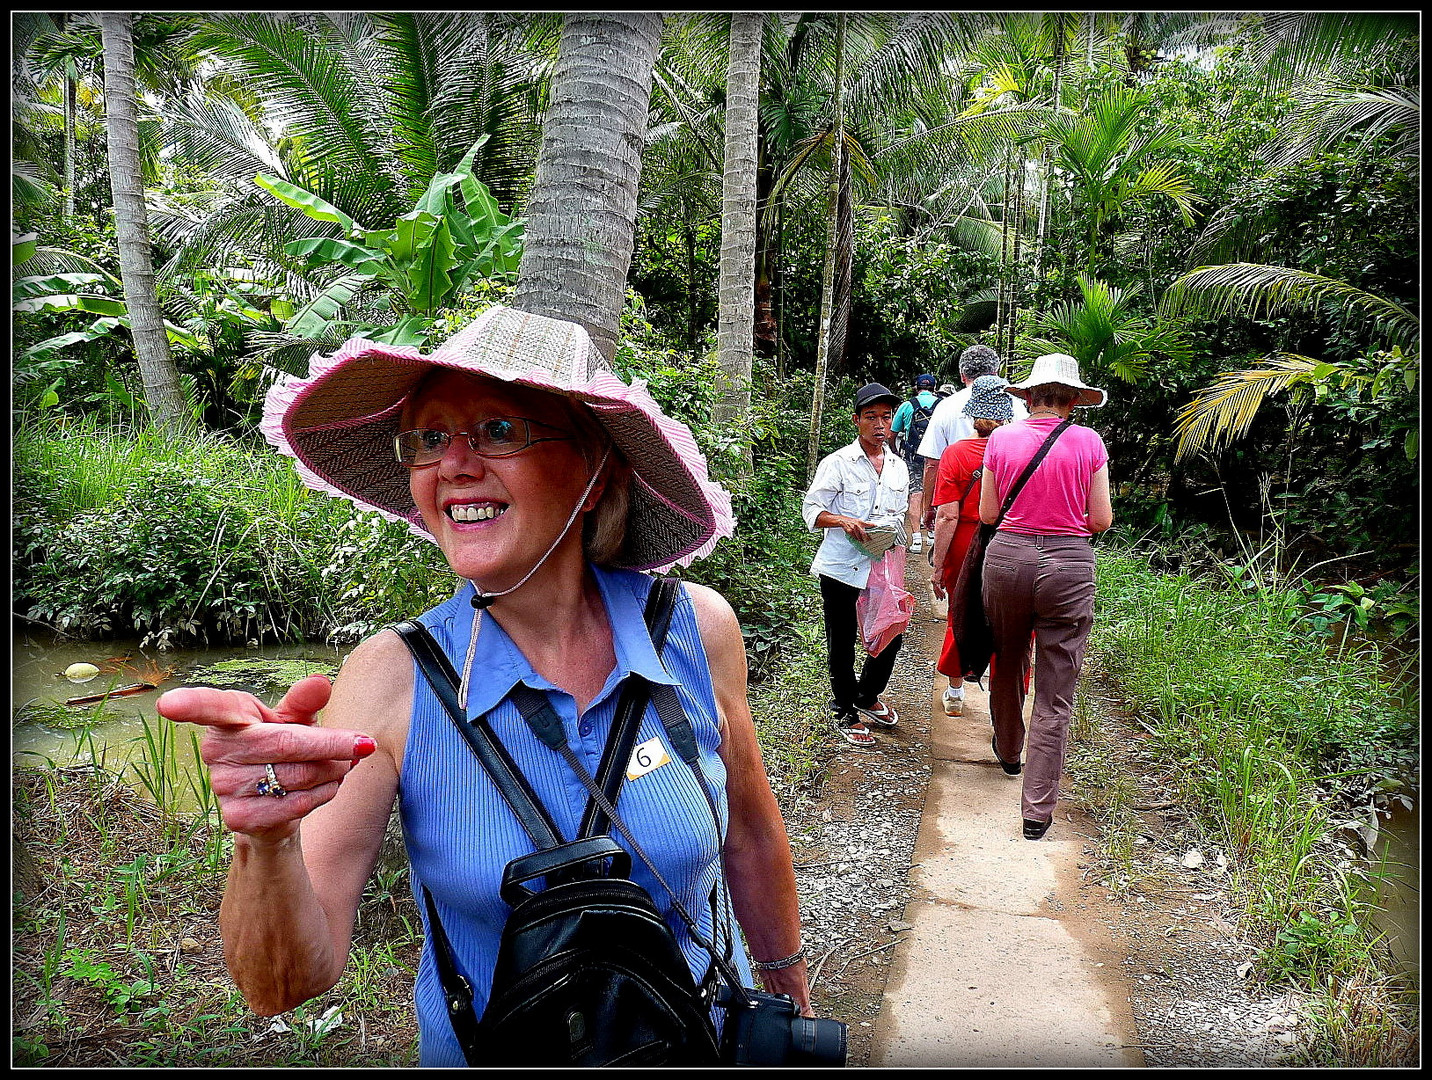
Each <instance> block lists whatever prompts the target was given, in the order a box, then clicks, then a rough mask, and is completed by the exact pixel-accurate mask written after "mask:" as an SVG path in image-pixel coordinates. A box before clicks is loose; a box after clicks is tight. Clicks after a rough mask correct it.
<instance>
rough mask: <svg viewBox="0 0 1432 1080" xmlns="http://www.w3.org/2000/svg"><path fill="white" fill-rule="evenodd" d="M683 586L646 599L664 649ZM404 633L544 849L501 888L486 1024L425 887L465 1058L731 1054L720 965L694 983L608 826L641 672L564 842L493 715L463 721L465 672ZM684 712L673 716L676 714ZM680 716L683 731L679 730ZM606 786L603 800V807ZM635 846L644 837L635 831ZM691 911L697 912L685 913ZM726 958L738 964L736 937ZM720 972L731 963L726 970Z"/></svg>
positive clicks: (557, 729) (586, 1060) (607, 1059)
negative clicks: (721, 1037)
mask: <svg viewBox="0 0 1432 1080" xmlns="http://www.w3.org/2000/svg"><path fill="white" fill-rule="evenodd" d="M675 587H676V585H675V581H674V580H672V579H658V581H657V582H656V583H655V584H654V585H653V587H652V593H651V596H649V597H648V604H647V612H646V617H647V624H648V627H649V628H651V630H652V638H653V644H654V646H655V647H656V649H657V652H658V654H659V653H660V650H661V642H662V641H663V640H664V638H665V633H666V628H667V626H668V625H669V620H670V614H671V605H672V602H673V600H674V594H675ZM395 629H396V630H397V631H398V633H399V635H400V636H401V637H402V638H403V640H404V643H405V644H407V646H408V648H409V649H410V650H411V651H412V652H413V655H414V658H415V659H416V660H417V662H418V666H419V668H420V669H421V670H422V671H423V673H424V675H425V676H426V677H427V678H428V680H429V682H430V683H432V685H433V688H434V690H435V691H436V693H437V696H438V698H439V700H440V701H442V703H443V705H444V707H445V708H446V709H447V710H448V713H449V715H450V716H451V717H452V718H453V720H454V722H455V723H457V725H458V728H459V730H460V731H461V732H462V734H463V736H464V738H466V739H467V741H468V743H469V745H470V746H471V747H472V748H473V750H474V752H475V753H476V754H477V756H478V759H479V760H480V761H481V762H482V764H483V766H484V767H485V768H486V769H487V771H488V773H489V774H490V775H491V776H492V779H493V781H494V783H495V784H496V785H497V787H498V790H499V791H500V792H501V793H502V795H503V798H504V799H505V800H506V801H507V803H508V805H509V806H510V807H511V808H512V810H513V813H514V814H516V816H517V817H518V820H519V821H521V823H522V825H523V827H524V828H525V829H526V830H527V832H528V833H529V835H530V836H531V838H532V840H533V843H534V844H535V845H536V847H537V850H536V851H534V852H533V853H532V854H530V855H526V856H523V857H521V858H518V859H514V860H513V861H512V862H511V863H509V864H508V865H507V867H506V869H505V871H504V872H503V880H502V884H501V890H500V891H501V895H502V898H503V899H504V900H505V901H507V903H509V904H510V905H511V906H512V912H511V914H510V915H509V916H508V918H507V922H506V924H505V925H504V926H503V931H502V940H501V942H500V944H499V946H498V953H497V963H496V967H495V969H494V971H493V977H492V986H491V989H490V992H489V995H488V1001H487V1006H486V1009H485V1010H484V1012H483V1015H482V1018H481V1020H480V1021H479V1020H477V1019H476V1017H475V1016H474V1010H473V1007H472V994H471V985H470V984H469V983H468V982H467V980H466V978H465V977H464V976H463V975H462V974H461V972H460V971H459V970H458V969H457V965H456V961H455V959H454V957H453V955H452V950H451V947H450V945H449V943H448V939H447V936H446V934H445V932H444V931H443V929H442V923H441V920H440V919H439V918H438V912H437V906H436V904H435V902H434V901H433V898H432V896H431V894H429V893H428V891H427V887H426V886H424V889H423V894H424V899H425V901H426V905H427V911H428V924H429V928H430V932H431V933H432V934H433V939H434V940H433V946H434V948H433V953H434V958H435V960H436V962H437V967H438V972H439V976H440V978H441V981H442V984H443V988H444V992H445V994H446V998H447V1004H448V1012H449V1017H450V1019H451V1020H452V1024H453V1030H454V1032H455V1033H456V1035H457V1038H458V1042H459V1044H460V1045H461V1046H462V1050H463V1056H464V1057H465V1058H466V1060H467V1063H468V1064H469V1065H484V1066H510V1067H521V1066H563V1065H567V1066H594V1065H628V1066H643V1065H688V1066H701V1065H715V1064H718V1063H719V1060H720V1052H719V1050H718V1047H717V1038H716V1031H715V1026H714V1024H713V1023H712V1020H711V1006H712V1004H713V1002H714V996H713V995H714V981H715V980H714V970H713V971H708V977H707V979H706V980H705V982H704V983H703V985H702V986H701V987H697V985H696V981H695V980H694V979H693V978H692V976H691V970H690V967H689V966H688V964H687V962H686V958H685V957H684V956H683V955H682V952H681V949H680V947H679V946H678V945H677V943H676V939H675V937H674V936H673V934H672V932H671V929H670V927H669V926H668V925H667V923H666V920H665V919H664V918H663V917H662V915H661V913H660V911H659V910H658V909H657V907H656V905H655V903H654V902H653V901H652V899H651V896H650V895H649V894H648V893H647V892H646V890H645V889H643V888H642V887H641V886H640V885H638V884H637V883H635V882H633V881H632V880H630V877H629V874H630V871H631V856H630V855H629V854H628V853H627V852H626V851H625V850H623V849H622V848H621V847H620V846H619V845H618V844H617V843H616V842H615V841H614V840H613V839H612V838H611V836H609V835H606V834H605V833H604V832H603V830H605V829H606V827H607V824H608V823H609V822H611V823H613V824H616V825H618V826H619V827H620V828H621V829H622V831H623V833H624V834H625V831H626V830H625V825H624V824H622V823H621V822H620V820H616V821H614V822H613V821H612V820H611V818H610V816H609V815H608V814H607V813H606V809H607V808H610V807H612V806H613V805H614V804H615V802H616V798H617V795H618V792H619V790H620V786H621V782H622V780H623V778H624V777H625V774H626V767H627V762H628V761H629V760H630V757H631V753H632V748H633V744H634V743H635V739H636V735H637V729H638V727H639V726H640V721H641V715H642V713H643V712H644V711H645V709H646V704H647V701H648V699H649V697H650V696H651V686H650V685H649V684H647V683H645V682H644V681H643V680H641V679H639V678H633V679H632V680H631V681H630V683H629V684H628V686H627V689H626V691H625V692H624V693H623V696H622V698H621V701H620V703H619V704H618V707H617V715H616V718H615V719H614V720H613V722H612V730H611V733H610V735H609V736H608V739H607V744H606V747H605V748H604V749H603V752H602V758H601V762H600V764H599V766H598V769H597V776H596V778H595V779H592V778H591V776H590V774H587V773H586V772H585V769H583V774H584V776H585V777H586V779H585V780H584V783H587V784H589V791H592V792H593V793H594V794H593V799H592V801H589V803H588V806H587V810H586V813H585V814H584V815H583V820H582V825H581V828H580V830H579V831H580V833H581V835H580V836H579V837H578V839H576V840H573V841H570V842H566V843H564V842H563V841H562V840H561V838H560V834H559V833H558V832H557V829H556V827H555V825H554V824H553V823H552V820H551V818H550V816H549V815H548V814H547V812H546V810H545V809H544V808H543V807H542V805H541V803H540V802H539V801H538V800H537V799H536V797H535V795H534V794H533V793H532V791H531V789H530V787H529V786H528V785H527V782H526V780H525V779H524V778H523V777H522V774H521V772H520V771H519V770H518V769H517V767H516V764H515V763H514V762H513V761H512V760H511V759H510V757H509V756H508V754H507V752H506V750H505V749H503V747H502V745H501V743H499V742H498V741H497V740H496V738H495V737H494V736H493V735H492V734H491V732H490V729H489V728H488V726H487V724H486V720H485V718H483V717H478V718H477V719H475V720H473V721H471V722H468V721H466V720H464V719H463V718H462V713H461V711H460V709H459V706H458V702H457V692H456V690H457V686H458V680H457V675H456V673H455V672H454V671H453V670H452V665H451V664H450V663H449V662H448V659H447V657H446V656H445V655H444V654H443V652H442V650H441V649H440V648H439V647H438V645H437V643H436V642H435V641H434V640H433V639H432V637H431V635H430V634H429V633H428V632H427V630H426V629H425V628H424V627H422V626H421V625H420V624H417V623H413V622H409V623H403V624H400V625H398V626H397V627H395ZM512 696H513V700H514V701H515V703H516V704H517V706H518V708H519V709H520V710H521V712H522V716H523V719H524V720H526V721H527V723H528V725H529V726H530V727H531V728H532V730H533V732H534V733H535V734H536V735H537V736H538V737H539V738H540V739H542V740H543V742H545V743H547V745H549V746H551V747H553V749H557V750H559V752H561V751H566V753H565V754H564V755H563V756H564V757H569V756H570V755H571V751H570V748H569V747H567V744H566V740H565V735H564V734H563V732H562V727H561V720H560V719H559V718H558V717H557V716H556V714H555V713H554V712H553V711H552V709H551V706H550V705H549V704H548V703H547V701H546V698H545V696H544V695H542V694H540V693H538V692H537V691H534V690H530V689H529V688H527V687H525V686H520V685H519V686H518V687H517V688H516V689H514V691H513V695H512ZM657 704H658V711H659V713H660V714H661V715H662V719H663V722H664V723H665V724H666V726H667V734H668V738H669V740H670V741H671V743H672V746H673V749H675V750H676V751H677V753H678V754H679V756H681V757H682V759H683V760H684V761H686V763H687V764H688V765H692V764H693V763H694V761H695V750H696V744H695V737H694V735H692V733H691V730H690V722H689V721H688V720H686V718H685V715H684V714H682V713H681V710H680V708H679V706H677V707H676V708H675V709H674V710H672V709H669V708H667V707H664V705H665V701H664V699H662V698H658V702H657ZM673 711H674V712H675V713H676V714H678V716H677V718H676V719H671V718H669V717H668V713H670V712H673ZM682 723H684V724H685V725H686V726H685V730H684V731H682V730H680V729H679V726H678V725H679V724H682ZM574 763H575V758H570V760H569V764H574ZM574 767H580V766H575V765H574ZM703 791H704V786H703ZM597 793H600V794H601V795H602V796H603V798H602V800H601V802H600V804H599V803H598V802H597V800H596V798H595V795H596V794H597ZM708 800H709V795H708ZM713 814H714V810H713ZM629 840H630V842H633V843H635V840H634V839H632V838H630V836H629ZM638 850H639V849H638ZM537 878H545V879H546V888H544V889H542V890H541V891H539V892H534V891H532V890H529V889H528V888H527V887H526V882H529V881H533V880H535V879H537ZM664 884H665V883H664V882H663V885H664ZM713 902H714V898H713ZM678 907H679V904H678ZM680 914H682V915H683V916H684V917H687V918H688V919H689V916H686V912H685V911H684V910H681V911H680ZM688 925H691V924H690V923H688ZM691 928H692V932H693V936H694V937H695V938H696V940H697V941H698V942H699V943H700V944H702V945H703V946H704V947H706V948H707V950H708V951H711V953H712V956H713V960H714V961H715V963H713V969H714V968H715V967H717V966H719V965H720V960H719V959H716V958H717V953H716V952H715V948H714V946H712V945H711V944H710V943H708V942H706V941H704V940H702V939H701V938H700V936H699V934H697V933H696V931H695V928H694V925H691ZM725 952H726V957H725V958H726V959H728V960H729V956H730V953H731V947H730V946H729V945H728V947H727V949H726V950H725ZM723 971H729V965H728V966H727V967H726V968H723ZM728 977H729V976H728Z"/></svg>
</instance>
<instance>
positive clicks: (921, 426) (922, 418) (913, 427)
mask: <svg viewBox="0 0 1432 1080" xmlns="http://www.w3.org/2000/svg"><path fill="white" fill-rule="evenodd" d="M934 394H935V401H934V404H933V405H931V406H930V407H929V408H928V409H927V408H925V406H923V405H921V404H920V395H919V394H918V393H917V394H916V395H915V396H914V397H912V398H911V399H910V427H909V429H908V430H907V431H906V432H905V460H906V461H912V460H914V458H915V456H916V455H917V454H918V453H919V450H920V443H921V442H923V441H924V438H925V429H926V428H927V427H929V426H930V417H931V416H933V415H934V413H935V406H936V405H938V404H939V403H940V402H941V401H943V400H944V399H945V395H944V394H941V393H939V392H938V391H934Z"/></svg>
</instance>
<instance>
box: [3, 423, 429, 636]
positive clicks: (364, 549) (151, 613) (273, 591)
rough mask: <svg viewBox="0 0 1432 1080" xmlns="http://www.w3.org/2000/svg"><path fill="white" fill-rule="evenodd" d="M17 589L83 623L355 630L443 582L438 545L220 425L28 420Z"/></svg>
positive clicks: (197, 632)
mask: <svg viewBox="0 0 1432 1080" xmlns="http://www.w3.org/2000/svg"><path fill="white" fill-rule="evenodd" d="M18 451H19V452H18V454H17V469H16V478H15V480H16V496H15V499H16V521H17V528H16V535H15V551H16V603H17V610H19V611H20V612H21V613H23V614H26V615H28V617H30V618H32V619H38V620H40V621H42V622H46V623H49V624H51V625H53V626H56V627H58V628H60V629H62V630H65V631H67V632H70V633H75V634H79V635H82V636H97V635H112V634H124V633H137V634H139V635H142V636H144V637H145V640H146V642H148V641H153V642H155V643H157V644H159V645H160V646H161V647H162V646H164V645H168V644H173V643H178V642H192V641H207V640H211V639H215V640H224V641H248V640H257V641H264V640H272V639H277V640H300V639H303V638H307V637H321V636H325V635H333V636H334V637H335V638H336V639H338V640H353V639H355V638H357V637H359V636H363V635H364V634H366V633H368V632H371V631H372V630H373V629H376V627H377V626H378V625H381V623H382V622H383V621H386V620H388V619H391V618H394V617H399V616H398V615H397V614H395V613H402V614H416V613H417V612H419V611H422V610H424V609H425V608H426V607H428V606H431V604H432V603H434V602H436V600H437V599H439V598H441V597H443V596H446V595H448V593H449V592H450V591H451V588H452V578H451V575H450V573H449V572H448V571H447V570H446V568H445V566H444V565H443V564H442V562H441V557H440V555H438V554H437V552H436V549H435V548H434V547H433V545H432V544H431V543H429V542H427V541H424V540H421V539H420V538H418V537H417V536H415V535H413V534H412V533H411V532H409V531H408V529H407V528H406V526H405V525H400V524H395V523H392V522H387V521H383V520H381V519H378V518H377V517H376V516H375V515H372V514H361V513H359V512H358V511H356V509H355V508H353V507H352V506H351V504H349V503H347V502H346V501H344V500H336V499H329V498H327V497H326V496H322V495H318V494H316V493H313V492H310V491H309V490H308V489H306V488H304V487H303V486H302V485H301V483H300V482H299V481H298V478H297V476H296V475H295V474H294V473H293V470H292V468H291V466H290V465H289V464H288V463H287V461H286V460H284V459H281V458H279V457H278V456H277V455H275V454H273V453H272V452H270V451H267V450H261V451H258V452H257V453H255V452H254V451H250V450H247V449H244V448H243V447H241V446H239V445H237V444H235V443H233V442H231V441H228V440H225V439H222V438H219V437H208V438H205V439H200V440H198V441H196V442H194V443H189V444H185V445H182V446H171V445H166V444H165V443H163V442H162V441H161V440H159V439H156V438H155V437H154V435H153V433H151V432H140V433H138V434H133V435H130V434H126V433H125V432H123V431H105V430H97V429H95V428H93V427H91V428H89V429H88V430H86V429H85V428H83V427H82V426H75V427H71V428H68V429H61V430H47V429H46V427H45V426H44V421H40V422H39V423H37V424H31V425H28V426H27V427H26V428H24V429H23V430H22V432H21V438H20V441H19V447H18Z"/></svg>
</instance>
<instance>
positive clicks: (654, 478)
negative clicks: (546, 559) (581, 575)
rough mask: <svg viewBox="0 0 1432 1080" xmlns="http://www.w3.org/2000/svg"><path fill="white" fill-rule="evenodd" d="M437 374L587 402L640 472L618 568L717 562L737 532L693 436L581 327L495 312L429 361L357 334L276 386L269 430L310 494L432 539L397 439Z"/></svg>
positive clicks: (269, 401)
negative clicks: (617, 370) (617, 369)
mask: <svg viewBox="0 0 1432 1080" xmlns="http://www.w3.org/2000/svg"><path fill="white" fill-rule="evenodd" d="M434 367H444V368H451V369H453V370H455V371H461V372H467V373H470V374H474V375H485V376H487V377H489V378H493V379H498V380H500V381H503V382H512V383H517V384H519V385H523V386H531V387H535V388H536V389H538V390H546V391H550V392H552V393H555V394H559V395H561V396H564V397H566V398H568V399H569V400H571V401H572V402H574V403H576V404H579V405H583V406H585V407H586V408H587V410H588V411H589V412H590V414H591V415H592V416H593V417H594V418H595V419H596V421H597V423H599V424H600V425H601V426H602V427H603V429H604V430H605V431H606V432H607V434H608V435H610V436H611V439H612V442H613V443H614V444H615V445H616V447H617V449H618V450H620V451H621V453H622V455H623V456H624V457H625V458H626V461H627V464H629V465H630V466H631V468H632V483H631V502H630V509H629V511H628V516H627V531H626V541H625V543H624V544H623V546H622V549H621V552H620V553H619V555H618V557H617V558H616V559H615V560H613V564H614V565H616V566H621V567H627V568H629V569H632V570H650V569H656V568H662V567H668V566H671V565H673V564H676V563H681V564H683V565H684V564H686V563H689V562H691V560H692V559H695V558H698V557H700V556H703V555H706V554H708V553H709V552H710V551H711V549H712V548H714V547H715V546H716V541H717V540H719V539H720V538H721V537H723V536H730V535H731V534H732V532H734V530H735V525H736V519H735V516H734V515H733V513H732V509H731V496H730V495H729V494H728V493H727V492H726V490H725V489H724V488H722V487H721V486H720V485H719V484H717V483H716V482H715V481H713V480H711V479H710V477H709V476H708V474H707V468H706V458H705V457H704V455H702V453H701V451H700V450H699V449H698V448H697V446H696V440H695V438H694V437H693V436H692V434H691V430H690V429H689V428H688V427H687V426H686V425H685V424H683V423H681V422H680V421H677V420H673V419H672V418H671V417H669V416H667V415H665V414H664V413H663V412H662V411H661V407H660V406H659V405H658V404H657V403H656V401H655V400H654V399H653V398H652V396H651V395H650V394H649V393H648V392H647V390H646V384H645V383H644V382H643V381H642V380H640V379H636V380H633V382H632V385H630V386H628V385H627V384H626V383H624V382H622V381H621V380H620V379H618V378H617V377H616V376H615V375H613V374H612V373H611V372H610V371H609V370H607V368H606V366H605V364H604V362H603V360H602V357H601V354H600V353H599V352H598V351H597V349H596V348H595V346H593V345H592V342H591V339H590V337H589V336H588V335H587V331H586V330H585V329H584V328H583V327H581V326H579V325H578V324H576V323H572V322H566V321H565V320H562V319H552V318H547V317H546V316H542V315H532V314H529V313H528V312H525V311H517V310H515V309H513V308H509V307H503V306H501V305H496V306H494V307H491V308H488V309H487V310H485V311H483V312H482V313H481V314H480V315H478V316H477V318H476V319H474V320H473V321H472V322H470V323H468V324H467V325H466V326H465V327H463V328H462V329H461V330H460V331H458V332H457V333H456V334H454V335H453V336H452V337H451V338H449V339H448V340H447V341H445V342H443V343H442V344H441V345H439V346H437V347H436V348H435V349H433V351H432V352H429V353H423V352H420V351H419V350H418V349H416V348H414V347H412V346H406V345H382V344H379V343H377V342H374V341H368V340H367V339H365V338H361V337H355V338H352V339H350V340H349V341H347V342H345V343H344V344H343V346H342V347H341V348H339V350H338V351H337V352H336V353H334V354H333V355H332V356H328V357H323V356H317V355H315V356H314V357H313V359H312V360H311V361H310V362H309V372H308V378H306V379H300V378H289V379H287V380H285V381H282V382H279V383H276V384H275V385H274V386H273V387H272V388H271V389H270V390H269V392H268V396H267V398H266V399H265V401H264V416H263V421H262V423H261V424H260V430H261V431H262V432H263V434H264V437H265V438H267V439H268V441H269V442H271V443H273V445H274V446H276V447H277V448H278V450H279V452H280V453H283V454H287V455H289V456H290V457H293V458H295V459H296V461H297V468H298V473H299V476H300V477H302V479H303V482H304V483H305V484H307V485H308V486H309V487H312V488H315V489H317V490H319V491H323V492H326V493H327V494H329V495H335V496H341V497H343V498H347V499H350V500H352V501H353V502H355V503H357V504H358V505H359V506H361V507H363V508H365V509H369V510H376V511H377V512H378V513H380V514H382V515H383V516H384V517H388V518H393V519H396V520H399V521H405V522H407V524H408V526H409V527H410V528H411V529H412V530H413V532H415V533H417V534H418V535H420V536H423V537H426V538H427V539H429V540H431V539H432V538H433V537H432V535H431V534H430V533H429V532H428V531H427V530H426V528H424V526H423V519H422V514H421V512H420V511H419V510H418V508H417V507H416V506H414V505H413V498H412V495H411V493H410V492H409V490H408V478H409V475H410V472H409V470H408V469H406V468H405V467H403V466H402V465H401V464H399V463H398V460H397V458H396V456H395V454H394V452H393V437H394V436H395V435H397V434H398V423H399V420H400V418H401V416H402V412H403V406H404V404H405V403H406V402H407V398H408V395H409V394H410V393H411V392H412V391H413V389H414V388H415V387H416V386H417V385H418V384H419V383H420V382H421V381H422V380H423V377H424V376H426V375H427V374H428V373H429V372H430V371H432V370H433V368H434Z"/></svg>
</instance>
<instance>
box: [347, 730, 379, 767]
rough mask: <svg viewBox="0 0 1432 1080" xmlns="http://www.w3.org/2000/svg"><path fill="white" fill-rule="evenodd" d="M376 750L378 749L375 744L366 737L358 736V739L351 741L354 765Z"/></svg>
mask: <svg viewBox="0 0 1432 1080" xmlns="http://www.w3.org/2000/svg"><path fill="white" fill-rule="evenodd" d="M376 749H378V744H377V743H375V742H374V741H373V740H372V739H370V738H369V737H368V736H367V735H359V736H358V738H356V739H354V740H353V761H354V763H355V764H356V763H358V762H359V761H362V760H363V759H364V758H365V757H367V756H368V755H369V754H371V753H372V752H373V751H374V750H376Z"/></svg>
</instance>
